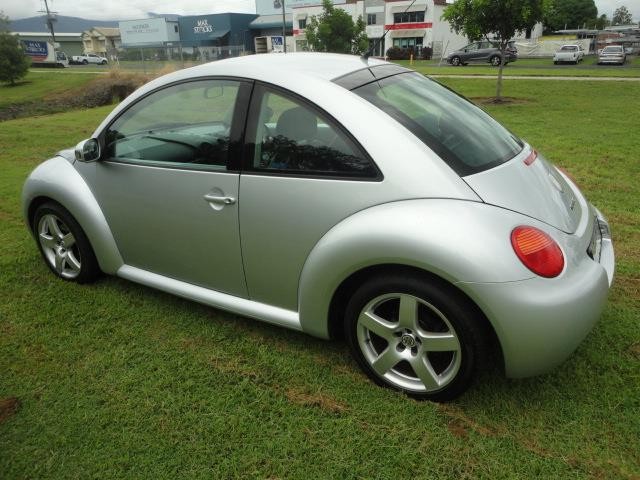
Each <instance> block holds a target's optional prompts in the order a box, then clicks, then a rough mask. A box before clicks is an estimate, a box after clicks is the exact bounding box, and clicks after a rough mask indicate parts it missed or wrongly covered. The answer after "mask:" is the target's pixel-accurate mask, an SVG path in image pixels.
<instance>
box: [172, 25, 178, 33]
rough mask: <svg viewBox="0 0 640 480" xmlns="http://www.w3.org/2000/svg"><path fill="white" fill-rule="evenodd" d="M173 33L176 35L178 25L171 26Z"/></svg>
mask: <svg viewBox="0 0 640 480" xmlns="http://www.w3.org/2000/svg"><path fill="white" fill-rule="evenodd" d="M173 31H174V32H176V33H178V25H174V26H173Z"/></svg>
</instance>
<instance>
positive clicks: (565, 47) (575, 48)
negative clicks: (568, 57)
mask: <svg viewBox="0 0 640 480" xmlns="http://www.w3.org/2000/svg"><path fill="white" fill-rule="evenodd" d="M560 50H562V51H564V52H575V51H576V50H578V47H574V46H572V45H566V46H564V47H562V48H561V49H560Z"/></svg>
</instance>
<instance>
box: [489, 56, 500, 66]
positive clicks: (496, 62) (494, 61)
mask: <svg viewBox="0 0 640 480" xmlns="http://www.w3.org/2000/svg"><path fill="white" fill-rule="evenodd" d="M489 62H490V63H491V65H493V66H494V67H498V66H499V65H500V57H499V56H498V55H494V56H493V57H491V58H490V59H489Z"/></svg>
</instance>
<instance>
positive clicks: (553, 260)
mask: <svg viewBox="0 0 640 480" xmlns="http://www.w3.org/2000/svg"><path fill="white" fill-rule="evenodd" d="M511 245H512V246H513V250H514V251H515V252H516V255H517V256H518V258H519V259H520V261H521V262H522V263H523V264H524V266H525V267H527V268H528V269H529V270H531V271H532V272H533V273H535V274H536V275H540V276H541V277H546V278H553V277H557V276H558V275H560V272H562V269H563V268H564V256H563V255H562V250H560V247H559V246H558V244H557V243H556V242H555V240H553V238H551V237H550V236H549V235H547V234H546V233H544V232H543V231H542V230H538V229H537V228H534V227H525V226H521V227H516V228H514V229H513V231H512V232H511Z"/></svg>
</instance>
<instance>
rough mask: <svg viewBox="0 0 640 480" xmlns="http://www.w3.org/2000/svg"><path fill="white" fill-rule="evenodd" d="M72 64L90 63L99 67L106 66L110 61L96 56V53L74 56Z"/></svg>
mask: <svg viewBox="0 0 640 480" xmlns="http://www.w3.org/2000/svg"><path fill="white" fill-rule="evenodd" d="M71 63H76V64H79V63H81V64H83V65H88V64H89V63H95V64H97V65H106V64H107V63H109V61H108V60H107V59H106V58H105V57H101V56H100V55H96V54H95V53H88V54H86V55H74V56H73V57H71Z"/></svg>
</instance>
